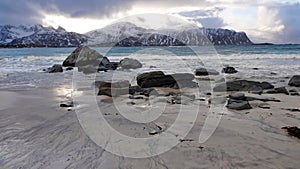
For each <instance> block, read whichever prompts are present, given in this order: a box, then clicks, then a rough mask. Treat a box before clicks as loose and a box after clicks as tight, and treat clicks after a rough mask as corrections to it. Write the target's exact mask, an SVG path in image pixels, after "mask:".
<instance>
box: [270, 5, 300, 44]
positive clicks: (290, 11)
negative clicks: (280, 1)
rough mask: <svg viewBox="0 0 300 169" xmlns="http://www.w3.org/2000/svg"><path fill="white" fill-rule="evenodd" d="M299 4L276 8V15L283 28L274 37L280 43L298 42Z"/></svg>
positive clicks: (299, 35)
mask: <svg viewBox="0 0 300 169" xmlns="http://www.w3.org/2000/svg"><path fill="white" fill-rule="evenodd" d="M299 16H300V4H299V3H298V4H293V5H284V6H280V7H279V8H278V14H277V17H278V19H279V20H280V21H281V23H282V25H284V29H283V30H282V32H281V33H280V34H277V36H275V38H278V42H280V43H300V29H299V25H300V20H299Z"/></svg>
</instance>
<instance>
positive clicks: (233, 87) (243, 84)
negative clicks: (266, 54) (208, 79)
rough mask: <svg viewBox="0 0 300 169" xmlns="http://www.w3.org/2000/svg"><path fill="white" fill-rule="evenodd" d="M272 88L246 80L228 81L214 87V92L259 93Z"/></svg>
mask: <svg viewBox="0 0 300 169" xmlns="http://www.w3.org/2000/svg"><path fill="white" fill-rule="evenodd" d="M272 88H274V86H273V85H271V84H270V83H268V82H256V81H248V80H237V81H230V82H226V83H221V84H218V85H216V86H215V87H214V89H213V90H214V91H215V92H224V91H261V90H265V89H272Z"/></svg>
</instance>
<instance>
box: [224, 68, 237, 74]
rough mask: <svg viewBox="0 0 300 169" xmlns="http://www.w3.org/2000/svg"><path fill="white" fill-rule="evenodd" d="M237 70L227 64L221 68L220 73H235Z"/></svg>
mask: <svg viewBox="0 0 300 169" xmlns="http://www.w3.org/2000/svg"><path fill="white" fill-rule="evenodd" d="M237 72H238V71H237V70H236V69H235V68H234V67H231V66H227V67H224V68H223V69H222V73H227V74H234V73H237Z"/></svg>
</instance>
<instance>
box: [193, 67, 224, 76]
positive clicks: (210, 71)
mask: <svg viewBox="0 0 300 169" xmlns="http://www.w3.org/2000/svg"><path fill="white" fill-rule="evenodd" d="M219 74H220V73H219V72H218V71H216V70H214V69H206V68H197V69H196V70H195V75H196V76H208V75H219Z"/></svg>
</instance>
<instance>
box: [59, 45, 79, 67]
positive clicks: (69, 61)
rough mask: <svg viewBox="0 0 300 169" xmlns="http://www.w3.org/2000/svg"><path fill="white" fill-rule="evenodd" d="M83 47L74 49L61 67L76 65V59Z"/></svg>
mask: <svg viewBox="0 0 300 169" xmlns="http://www.w3.org/2000/svg"><path fill="white" fill-rule="evenodd" d="M83 48H84V47H83V46H81V47H78V48H77V49H75V50H74V51H73V52H72V53H71V55H69V56H68V57H67V58H66V59H65V60H64V62H63V64H62V65H63V66H64V67H75V64H76V60H77V58H78V55H79V54H80V52H81V50H82V49H83Z"/></svg>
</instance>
